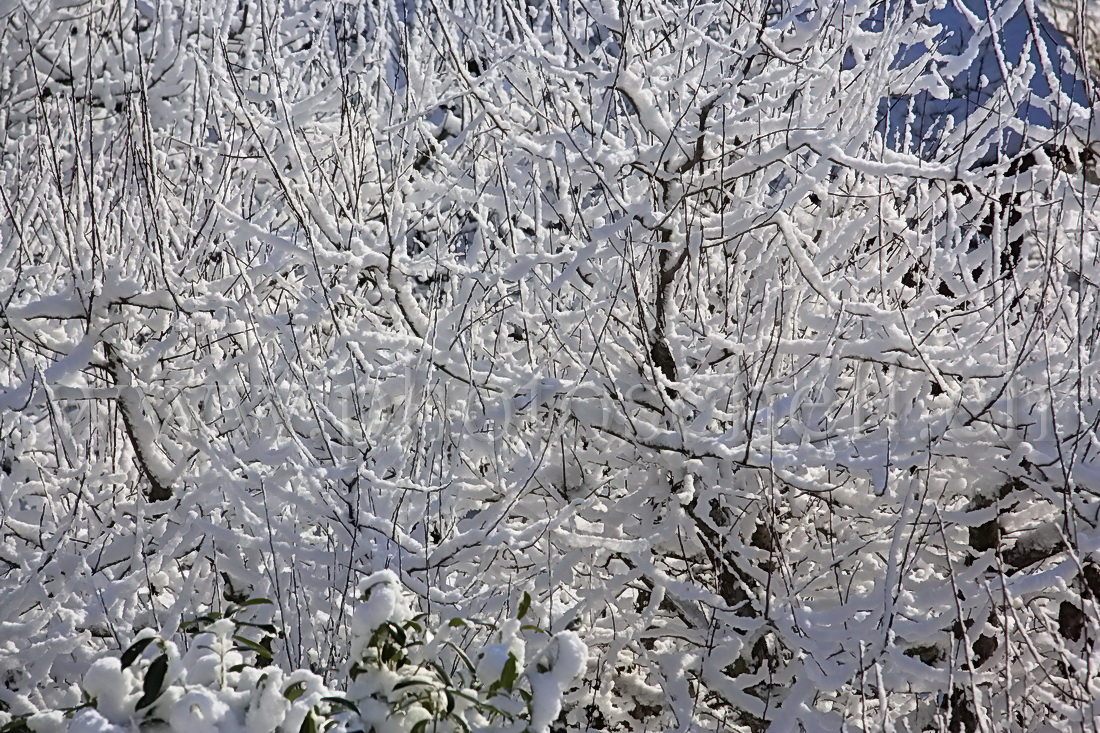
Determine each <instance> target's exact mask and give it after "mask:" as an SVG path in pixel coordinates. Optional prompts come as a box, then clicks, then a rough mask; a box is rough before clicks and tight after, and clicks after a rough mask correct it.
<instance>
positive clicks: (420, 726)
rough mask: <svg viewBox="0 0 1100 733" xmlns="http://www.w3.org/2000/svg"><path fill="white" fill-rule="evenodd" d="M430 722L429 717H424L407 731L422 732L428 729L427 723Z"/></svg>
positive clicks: (410, 732) (412, 732)
mask: <svg viewBox="0 0 1100 733" xmlns="http://www.w3.org/2000/svg"><path fill="white" fill-rule="evenodd" d="M431 722H432V720H431V718H425V719H424V720H421V721H419V722H417V724H416V725H414V726H413V727H412V730H410V731H409V733H424V732H425V731H426V730H428V723H431Z"/></svg>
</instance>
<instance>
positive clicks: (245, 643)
mask: <svg viewBox="0 0 1100 733" xmlns="http://www.w3.org/2000/svg"><path fill="white" fill-rule="evenodd" d="M233 641H235V642H237V644H238V646H237V651H241V652H243V651H250V652H255V653H256V656H258V657H259V658H260V659H271V656H272V655H271V650H270V649H268V648H266V647H263V646H261V645H259V644H257V643H256V642H254V641H252V640H251V639H246V638H245V637H243V636H237V635H234V636H233Z"/></svg>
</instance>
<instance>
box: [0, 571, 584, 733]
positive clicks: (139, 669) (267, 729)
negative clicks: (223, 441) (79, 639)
mask: <svg viewBox="0 0 1100 733" xmlns="http://www.w3.org/2000/svg"><path fill="white" fill-rule="evenodd" d="M359 598H360V602H359V604H358V605H357V607H356V609H355V613H354V619H353V623H352V644H351V654H350V658H349V660H348V663H347V665H346V667H345V670H344V671H345V672H346V673H347V680H346V682H347V684H333V683H331V682H326V681H325V680H324V679H323V678H322V677H321V676H320V675H318V674H315V673H314V672H311V671H309V670H305V669H297V670H293V671H291V672H286V671H284V670H283V669H281V668H279V667H278V666H275V665H274V664H272V659H273V657H272V644H273V642H274V640H275V639H276V637H277V634H278V632H277V630H276V628H275V627H274V626H272V625H270V624H263V623H254V622H252V621H247V620H245V618H244V617H245V616H246V615H247V614H245V613H243V612H245V611H246V610H248V609H250V608H251V607H254V606H257V605H261V604H270V603H271V602H270V601H268V600H267V599H252V600H250V601H246V602H245V603H243V604H241V605H239V606H238V605H234V606H231V607H230V608H229V609H227V610H226V612H225V613H223V614H208V615H205V616H203V617H201V618H200V619H198V620H196V621H194V622H192V623H190V624H189V625H188V628H189V629H190V633H189V636H190V639H189V644H187V645H186V646H185V648H181V646H180V645H179V644H177V643H176V642H174V641H171V640H168V639H165V638H162V637H161V636H158V635H157V634H156V633H155V632H154V631H153V630H151V629H145V630H143V631H141V632H140V633H138V634H137V637H136V640H135V641H134V642H133V643H132V644H131V645H130V646H129V647H128V648H127V649H126V650H125V651H123V652H122V653H121V654H120V655H116V654H110V655H107V656H102V657H100V658H99V659H97V660H95V661H94V662H93V663H92V664H91V666H90V667H89V668H88V670H87V671H86V672H85V674H84V677H83V685H82V691H83V695H84V699H85V703H84V704H82V705H79V706H76V707H73V708H68V709H64V710H52V711H45V712H39V713H34V714H27V715H22V716H18V717H15V718H12V719H10V720H9V721H7V722H6V724H5V725H3V726H2V727H0V730H3V731H12V732H19V731H36V732H46V731H67V732H68V733H126V732H127V731H132V730H151V731H161V732H163V733H168V732H174V733H196V731H210V732H214V731H217V732H218V733H274V732H275V731H280V732H286V733H298V732H300V733H316V732H318V731H328V732H330V733H342V732H344V731H347V732H348V733H352V732H354V731H360V732H362V733H401V732H406V731H407V732H409V733H427V732H428V731H431V732H432V733H437V732H438V733H450V732H452V731H464V732H466V733H469V732H470V731H484V732H486V733H488V732H489V731H500V732H501V733H505V732H507V731H514V732H516V733H518V732H519V731H530V732H531V733H537V732H538V731H546V730H548V729H549V726H550V724H551V722H553V721H554V720H555V719H556V718H557V717H558V714H559V713H560V711H561V705H562V695H563V692H564V691H565V690H566V689H567V688H568V687H569V686H570V685H571V683H572V682H573V680H574V679H575V678H576V677H577V676H578V675H579V674H580V673H581V672H582V671H583V669H584V667H585V664H586V662H587V647H586V646H585V645H584V643H583V642H582V641H581V640H580V639H579V638H578V636H577V635H576V634H575V633H574V632H572V631H563V632H561V633H558V634H555V635H553V636H552V637H550V638H549V639H548V640H547V642H546V644H545V645H544V646H543V647H542V648H541V649H539V650H537V651H536V652H535V653H534V654H532V655H531V657H532V661H531V662H530V663H529V664H527V665H524V659H525V658H526V656H527V650H526V641H525V638H524V633H531V632H534V633H545V632H542V631H541V630H540V629H537V627H534V626H521V625H520V624H521V621H520V619H510V620H508V621H506V622H505V623H504V624H502V625H501V627H500V629H499V630H497V629H495V628H494V627H493V626H492V625H491V624H486V623H484V622H477V623H478V624H480V625H483V626H485V627H486V628H488V629H489V630H490V631H492V636H493V643H490V644H487V645H486V646H485V647H484V648H483V649H482V650H481V652H480V653H479V654H478V655H477V661H476V663H475V662H474V661H472V660H471V659H470V657H469V656H468V655H467V653H466V652H465V651H463V650H462V649H461V648H460V647H459V646H458V645H457V644H456V643H455V641H454V640H453V639H452V638H451V637H452V630H454V629H457V628H461V627H466V626H468V624H467V622H465V621H463V620H460V619H452V621H451V622H450V623H449V624H447V625H446V626H445V627H443V628H442V629H440V630H437V631H436V632H434V633H433V632H431V631H427V630H426V629H425V625H426V623H427V621H428V615H427V614H419V615H414V614H413V611H412V609H411V607H410V602H409V601H410V597H409V594H407V593H406V592H405V591H404V590H403V589H402V588H401V585H400V581H399V580H398V578H397V576H396V575H395V574H394V573H393V572H391V571H389V570H384V571H381V572H378V573H375V574H373V575H371V576H370V577H368V578H366V579H365V580H363V581H362V583H361V584H360V586H359ZM529 603H530V601H529V599H528V600H527V602H525V603H524V604H523V606H522V607H521V609H520V616H523V615H524V614H525V612H526V610H527V606H528V605H529ZM448 667H450V668H451V671H450V672H448V671H447V670H448ZM344 688H346V689H344Z"/></svg>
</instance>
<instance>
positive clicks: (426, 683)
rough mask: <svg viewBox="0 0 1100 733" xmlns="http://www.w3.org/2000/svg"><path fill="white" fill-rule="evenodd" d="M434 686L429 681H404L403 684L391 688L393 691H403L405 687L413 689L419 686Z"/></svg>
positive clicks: (399, 683)
mask: <svg viewBox="0 0 1100 733" xmlns="http://www.w3.org/2000/svg"><path fill="white" fill-rule="evenodd" d="M434 684H435V683H433V682H432V681H431V680H405V681H404V682H398V683H397V684H396V685H394V686H393V689H395V690H403V689H405V688H406V687H413V686H414V685H421V686H424V685H429V686H431V685H434Z"/></svg>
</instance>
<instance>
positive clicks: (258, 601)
mask: <svg viewBox="0 0 1100 733" xmlns="http://www.w3.org/2000/svg"><path fill="white" fill-rule="evenodd" d="M260 605H267V606H274V605H275V602H274V601H272V600H271V599H270V598H249V599H248V600H247V601H242V602H241V608H248V607H249V606H260Z"/></svg>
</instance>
